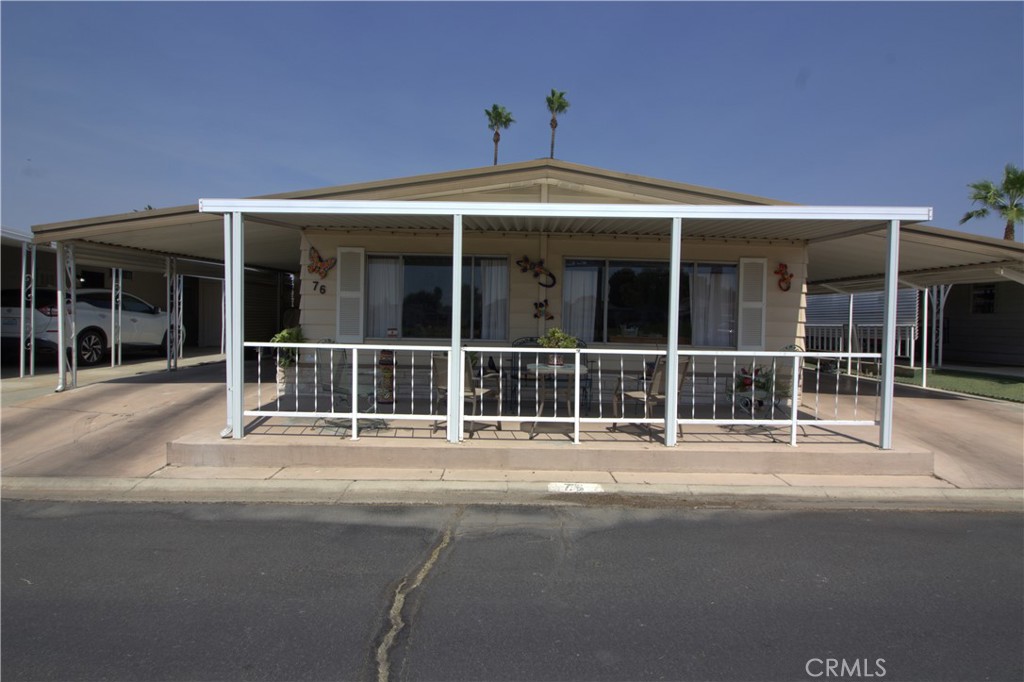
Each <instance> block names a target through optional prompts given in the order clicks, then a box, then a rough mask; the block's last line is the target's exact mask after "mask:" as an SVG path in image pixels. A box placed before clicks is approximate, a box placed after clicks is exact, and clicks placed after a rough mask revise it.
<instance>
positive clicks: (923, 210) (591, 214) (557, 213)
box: [199, 199, 932, 222]
mask: <svg viewBox="0 0 1024 682" xmlns="http://www.w3.org/2000/svg"><path fill="white" fill-rule="evenodd" d="M199 211H200V213H236V212H237V213H258V214H290V213H308V214H320V215H414V216H426V215H439V216H448V215H454V214H455V213H456V212H457V213H458V214H459V215H462V216H510V217H521V218H529V217H568V218H680V219H683V220H685V219H687V218H709V219H719V220H861V221H863V220H871V221H880V222H882V221H892V220H899V221H924V220H931V219H932V209H931V208H930V207H906V206H903V207H880V206H735V205H729V204H724V205H713V204H711V205H709V204H701V205H698V204H551V203H525V202H524V203H520V202H493V203H490V202H450V201H374V200H362V201H352V200H329V199H200V200H199ZM258 219H262V218H258Z"/></svg>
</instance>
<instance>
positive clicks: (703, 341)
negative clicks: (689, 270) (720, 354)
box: [690, 265, 736, 347]
mask: <svg viewBox="0 0 1024 682" xmlns="http://www.w3.org/2000/svg"><path fill="white" fill-rule="evenodd" d="M690 315H691V322H692V326H693V345H695V346H726V347H731V346H735V345H736V338H735V331H736V271H735V270H734V269H732V268H722V267H713V266H703V265H702V266H698V267H697V272H696V273H695V274H694V276H693V288H692V289H691V290H690Z"/></svg>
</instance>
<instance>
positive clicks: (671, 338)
mask: <svg viewBox="0 0 1024 682" xmlns="http://www.w3.org/2000/svg"><path fill="white" fill-rule="evenodd" d="M682 233H683V221H682V219H681V218H673V219H672V253H671V259H670V260H669V278H668V282H669V284H668V338H667V339H666V341H667V345H666V349H667V353H668V356H667V357H666V358H665V446H666V447H672V446H674V445H676V431H677V430H678V427H679V392H678V387H679V277H680V275H681V273H682V265H681V262H680V261H681V260H682V254H681V253H680V251H681V250H682V244H683V236H682Z"/></svg>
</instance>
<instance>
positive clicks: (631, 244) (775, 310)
mask: <svg viewBox="0 0 1024 682" xmlns="http://www.w3.org/2000/svg"><path fill="white" fill-rule="evenodd" d="M310 245H312V246H315V247H316V248H317V250H318V251H319V252H320V255H321V256H322V257H324V258H332V257H334V256H335V255H336V250H337V247H339V246H349V247H362V248H364V249H365V250H366V253H367V254H368V255H373V254H392V253H394V254H398V253H402V254H439V255H443V254H450V253H451V236H450V235H447V234H441V235H416V234H412V233H408V232H401V233H398V232H396V233H394V234H391V233H381V234H379V235H372V234H368V233H351V234H339V233H335V232H326V231H312V230H311V231H308V232H307V233H306V234H305V236H304V239H303V245H302V271H301V289H300V291H301V294H302V295H301V299H300V300H301V317H300V319H301V324H302V327H303V332H304V333H305V334H306V336H307V337H308V338H310V339H326V338H332V339H333V338H334V336H335V326H336V309H335V305H336V300H335V291H336V288H337V279H336V278H337V273H336V269H337V268H335V270H332V271H331V272H330V274H329V275H328V277H327V279H326V280H323V284H324V285H325V287H326V293H324V294H321V293H319V292H318V291H314V288H313V284H312V282H313V281H314V280H315V279H317V278H315V277H314V276H313V275H311V274H310V273H309V272H308V271H307V269H306V265H307V264H308V262H309V246H310ZM668 245H669V241H668V239H660V240H659V239H643V240H636V239H626V238H618V239H611V238H605V239H591V238H587V237H565V236H560V237H555V236H540V235H510V236H477V235H467V236H466V238H465V240H464V244H463V250H464V252H465V253H466V254H467V255H481V256H505V257H507V258H508V259H509V278H510V281H509V295H510V303H509V328H510V332H509V340H510V341H511V340H512V339H515V338H517V337H520V336H536V335H538V334H540V333H543V331H544V329H545V328H546V327H551V326H558V325H559V324H560V323H559V320H560V319H561V312H562V270H563V265H564V262H565V259H566V258H619V259H631V258H635V259H638V260H667V259H668V252H667V248H668ZM523 256H527V257H529V258H530V259H531V260H534V261H536V260H538V259H540V258H543V259H544V261H545V265H546V267H548V269H550V270H551V271H552V273H553V274H554V275H555V277H556V278H557V280H558V283H557V284H556V286H554V287H552V288H544V287H541V286H539V285H538V283H537V280H536V279H534V278H533V277H532V275H531V274H529V273H522V272H520V271H519V268H518V267H517V266H516V261H517V260H519V259H521V258H522V257H523ZM682 257H683V259H684V260H696V261H720V262H729V263H735V262H738V261H739V259H740V258H746V257H749V258H767V259H768V269H769V274H768V292H767V305H768V316H767V325H766V350H774V349H778V348H781V347H783V346H786V345H788V344H791V343H798V342H800V338H798V337H799V336H801V335H802V320H803V314H804V312H803V311H804V301H805V297H804V295H803V293H802V292H803V288H804V282H805V279H806V273H807V267H806V265H807V257H806V250H805V248H804V247H803V246H793V245H771V246H762V245H758V246H752V245H746V244H721V243H688V242H685V241H684V243H683V248H682ZM780 262H782V263H786V264H787V265H788V267H789V271H790V272H791V273H793V274H794V275H795V276H794V279H793V281H792V286H791V289H790V290H789V291H788V292H783V291H781V290H779V288H778V286H777V284H776V283H777V281H778V277H777V276H775V275H774V274H772V273H773V271H774V270H775V268H776V267H777V266H778V264H779V263H780ZM317 281H319V280H318V279H317ZM545 298H546V299H547V300H548V305H549V308H550V310H551V312H552V314H554V316H555V319H554V320H551V321H549V322H547V323H544V322H543V321H542V320H538V319H536V318H534V316H533V313H534V306H533V304H534V303H535V302H537V301H540V300H543V299H545Z"/></svg>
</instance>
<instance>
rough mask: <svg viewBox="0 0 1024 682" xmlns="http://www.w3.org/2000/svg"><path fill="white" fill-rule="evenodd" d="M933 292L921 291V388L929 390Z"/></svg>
mask: <svg viewBox="0 0 1024 682" xmlns="http://www.w3.org/2000/svg"><path fill="white" fill-rule="evenodd" d="M930 295H931V292H930V291H929V290H928V289H927V288H925V289H922V290H921V302H922V304H923V306H922V307H923V308H924V312H923V313H922V315H923V316H924V319H923V320H921V335H922V337H923V338H922V339H921V386H922V387H923V388H928V305H929V301H928V299H929V297H930Z"/></svg>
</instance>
